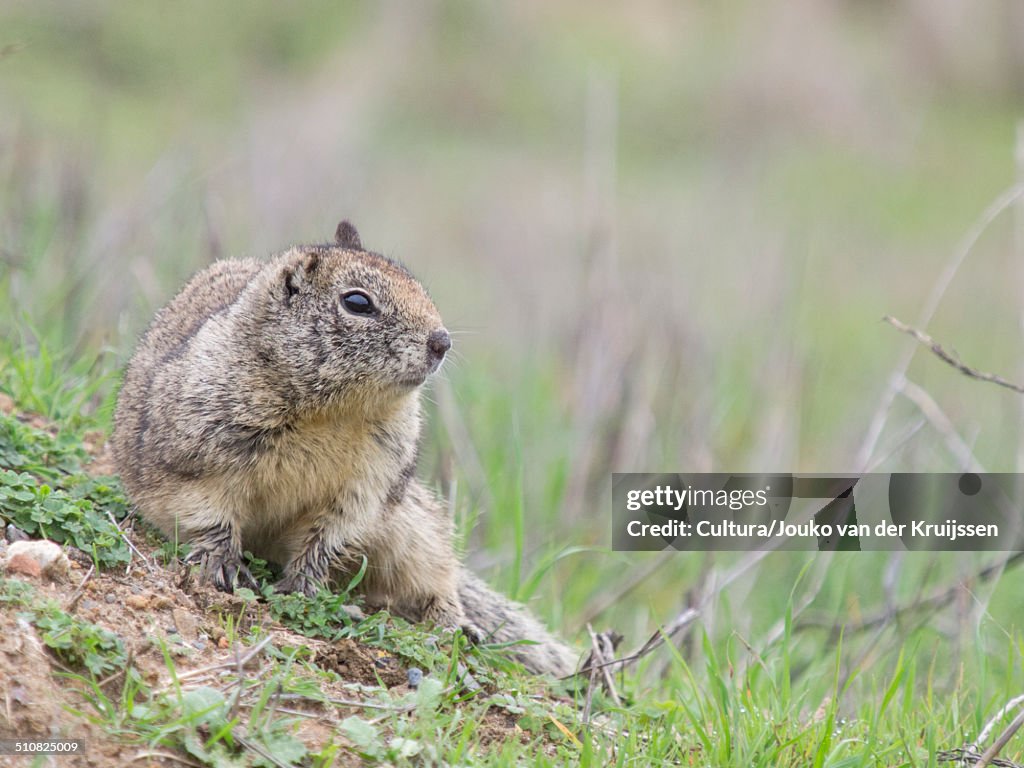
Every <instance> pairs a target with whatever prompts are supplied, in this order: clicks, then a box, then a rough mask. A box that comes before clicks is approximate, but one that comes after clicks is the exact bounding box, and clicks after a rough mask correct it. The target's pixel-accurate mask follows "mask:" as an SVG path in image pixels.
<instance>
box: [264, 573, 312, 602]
mask: <svg viewBox="0 0 1024 768" xmlns="http://www.w3.org/2000/svg"><path fill="white" fill-rule="evenodd" d="M320 586H321V584H320V581H319V580H318V579H316V578H314V577H313V576H310V575H309V574H308V573H304V572H303V571H291V572H286V573H285V575H284V576H283V577H282V578H281V580H280V581H278V582H277V583H276V584H275V585H274V590H275V591H277V592H288V593H293V592H294V593H299V594H303V595H305V596H306V597H316V593H317V592H319V591H320Z"/></svg>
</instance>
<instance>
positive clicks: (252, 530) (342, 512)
mask: <svg viewBox="0 0 1024 768" xmlns="http://www.w3.org/2000/svg"><path fill="white" fill-rule="evenodd" d="M336 241H337V242H336V244H335V245H322V246H301V247H295V248H292V249H291V250H289V251H287V252H285V253H282V254H280V255H278V256H275V257H273V258H271V259H270V260H269V261H266V262H260V261H256V260H252V259H245V260H227V261H220V262H217V263H215V264H213V265H212V266H210V267H209V268H207V269H206V270H204V271H202V272H200V273H199V274H197V275H196V276H195V277H193V278H192V280H190V281H189V282H188V284H186V285H185V287H184V288H183V289H182V290H181V292H180V293H178V295H177V296H176V297H175V298H174V299H172V300H171V302H170V303H169V304H168V305H167V306H166V307H164V308H163V309H162V310H160V311H159V312H158V313H157V315H156V317H155V318H154V320H153V322H152V323H151V324H150V327H149V329H148V330H147V331H146V333H145V334H144V335H143V337H142V339H141V340H140V342H139V345H138V348H137V349H136V351H135V355H134V356H133V358H132V360H131V362H130V363H129V365H128V369H127V371H126V374H125V381H124V386H123V388H122V390H121V394H120V397H119V399H118V405H117V413H116V416H115V428H114V434H113V436H112V439H111V445H112V448H113V454H114V459H115V461H116V463H117V466H118V468H119V470H120V472H121V476H122V478H123V480H124V484H125V488H126V489H127V491H128V494H129V496H130V497H131V499H132V500H133V502H134V503H135V504H136V506H137V507H138V509H139V510H140V512H141V513H142V514H143V516H144V517H146V519H148V520H149V521H151V522H153V523H154V524H156V525H157V526H158V527H160V528H161V529H162V530H163V531H164V532H166V533H167V535H168V536H172V537H176V538H178V539H181V540H184V541H189V542H191V544H192V553H191V554H190V556H189V557H190V559H191V560H192V561H194V562H196V563H198V564H199V566H200V578H201V579H202V580H204V581H207V582H210V583H212V584H214V585H215V586H217V587H219V588H221V589H225V590H230V589H232V588H233V587H234V586H235V584H236V583H238V582H239V580H241V581H243V582H247V581H251V576H249V574H248V572H247V571H246V569H245V567H244V565H243V564H242V560H241V554H242V551H243V550H244V549H248V550H251V551H252V552H254V553H255V554H257V555H259V556H261V557H265V558H267V559H269V560H272V561H275V562H279V563H282V564H283V566H284V571H283V576H282V579H281V581H280V582H279V588H281V589H283V590H287V591H299V592H304V593H307V594H313V593H315V592H316V590H317V588H318V587H319V586H320V585H321V584H323V583H325V582H327V581H329V580H331V579H337V578H344V577H345V576H347V575H351V574H352V573H353V572H354V571H355V570H356V569H357V568H358V567H359V565H360V563H361V562H362V558H363V557H364V556H365V557H366V559H367V564H368V565H367V570H366V574H365V577H364V579H363V581H362V584H361V589H363V590H364V591H365V593H366V595H367V599H368V601H369V602H371V603H375V604H382V605H388V606H390V607H391V609H392V610H394V611H395V612H396V613H399V614H401V615H404V616H406V617H408V618H410V619H412V620H414V621H419V620H427V621H432V622H434V623H436V624H438V625H441V626H444V627H463V628H465V629H466V630H467V631H468V632H469V633H470V634H471V635H473V636H477V637H484V638H491V639H493V640H494V641H499V642H510V641H515V640H530V641H533V642H535V643H537V644H536V645H521V646H514V647H513V650H512V653H513V655H514V656H516V658H518V659H519V660H520V661H521V662H522V663H523V664H524V665H525V666H526V667H527V668H529V669H531V670H533V671H534V672H547V673H551V674H555V675H564V674H568V673H569V672H571V671H572V669H573V661H574V659H573V654H572V652H571V651H570V650H569V649H568V648H567V647H566V646H565V645H563V644H562V643H561V642H559V641H558V640H556V639H555V638H553V637H552V636H551V635H550V634H549V633H548V632H547V631H546V630H545V629H544V628H543V627H542V626H541V624H540V623H539V622H538V621H537V620H536V619H534V618H533V617H531V616H530V615H529V614H528V613H527V612H526V611H525V609H523V608H522V606H518V605H516V604H514V603H511V602H510V601H508V600H507V599H505V598H504V597H502V596H500V595H497V594H495V593H494V592H492V591H491V590H490V589H489V588H488V587H487V586H486V585H485V584H484V583H483V582H481V581H480V580H479V579H477V578H476V577H475V576H473V575H472V574H470V573H468V572H467V571H465V569H464V568H463V567H462V565H461V564H460V562H459V559H458V557H457V555H456V553H455V550H454V547H453V544H452V521H451V519H450V517H449V516H448V514H446V512H445V510H444V509H443V507H442V506H441V505H440V504H439V503H438V501H437V500H436V499H435V497H434V496H433V495H432V494H431V493H430V492H429V491H428V490H427V489H425V488H424V487H423V486H422V485H421V484H420V483H419V482H418V481H417V480H416V478H415V465H416V453H417V443H418V440H419V434H420V424H421V407H420V387H421V385H422V384H423V383H424V381H425V380H426V378H427V376H429V375H430V374H431V373H432V372H433V371H434V370H436V369H437V367H438V366H439V365H440V363H441V360H442V358H443V357H444V354H445V352H446V351H447V349H448V346H449V344H450V340H449V336H448V332H447V331H446V330H445V329H444V326H443V324H442V322H441V317H440V315H439V314H438V312H437V309H436V308H435V307H434V304H433V303H432V302H431V300H430V298H429V297H428V296H427V294H426V292H425V291H424V289H423V287H422V286H421V285H420V284H419V283H418V282H417V281H416V280H415V278H413V277H412V275H410V274H409V272H408V271H407V270H406V269H405V268H404V267H403V266H402V265H400V264H398V263H397V262H394V261H392V260H390V259H388V258H385V257H383V256H380V255H378V254H375V253H371V252H368V251H365V250H363V247H362V244H361V242H360V240H359V234H358V233H357V232H356V230H355V228H354V227H353V226H352V225H351V224H349V223H348V222H342V223H341V224H340V225H339V226H338V231H337V233H336ZM353 290H355V291H359V292H362V294H363V295H365V296H367V297H369V298H370V299H371V300H372V302H373V305H374V307H375V311H374V312H373V313H372V314H360V313H356V312H352V311H350V310H349V309H346V308H345V306H344V304H343V302H342V297H343V295H347V294H349V292H351V291H353Z"/></svg>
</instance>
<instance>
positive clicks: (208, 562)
mask: <svg viewBox="0 0 1024 768" xmlns="http://www.w3.org/2000/svg"><path fill="white" fill-rule="evenodd" d="M185 563H186V564H187V565H198V566H199V582H200V583H201V584H210V585H212V586H213V587H215V588H216V589H219V590H220V591H221V592H234V591H235V588H236V587H247V588H249V589H257V588H258V587H259V585H258V584H257V583H256V579H255V578H254V577H253V575H252V573H251V572H250V571H249V569H248V568H247V567H246V565H245V563H243V562H242V558H241V557H240V556H239V555H237V554H235V553H234V552H231V551H230V550H229V549H226V548H221V547H204V546H194V547H193V548H192V551H191V552H189V553H188V555H187V556H186V557H185Z"/></svg>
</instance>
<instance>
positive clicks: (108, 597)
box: [103, 592, 117, 604]
mask: <svg viewBox="0 0 1024 768" xmlns="http://www.w3.org/2000/svg"><path fill="white" fill-rule="evenodd" d="M103 600H104V602H107V603H111V604H113V603H116V602H117V596H116V595H115V594H114V593H113V592H108V593H107V594H105V595H104V596H103Z"/></svg>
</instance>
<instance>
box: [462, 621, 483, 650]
mask: <svg viewBox="0 0 1024 768" xmlns="http://www.w3.org/2000/svg"><path fill="white" fill-rule="evenodd" d="M459 629H461V630H462V634H463V635H465V637H466V639H467V640H469V642H470V643H471V644H472V645H483V644H484V643H485V642H486V641H487V636H486V635H485V634H484V632H483V630H482V629H480V627H478V626H477V625H476V624H470V623H469V622H466V623H465V624H463V625H461V626H460V627H459Z"/></svg>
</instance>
